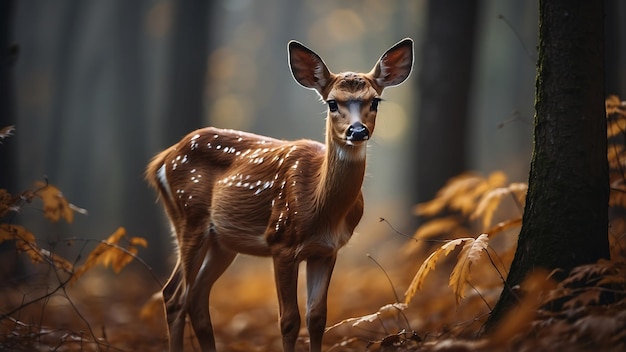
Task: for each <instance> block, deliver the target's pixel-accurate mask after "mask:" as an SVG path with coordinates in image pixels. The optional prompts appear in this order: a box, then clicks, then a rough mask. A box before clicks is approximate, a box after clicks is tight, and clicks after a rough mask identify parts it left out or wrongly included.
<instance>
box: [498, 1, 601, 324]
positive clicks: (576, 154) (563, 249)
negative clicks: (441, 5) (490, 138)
mask: <svg viewBox="0 0 626 352" xmlns="http://www.w3.org/2000/svg"><path fill="white" fill-rule="evenodd" d="M539 6H540V9H539V11H540V15H539V17H540V19H539V21H540V22H539V57H538V62H537V72H538V74H537V81H536V96H535V131H534V150H533V157H532V162H531V169H530V176H529V180H528V183H529V188H528V195H527V198H526V207H525V210H524V218H523V225H522V229H521V232H520V235H519V240H518V247H517V251H516V253H515V259H514V260H513V263H512V265H511V269H510V272H509V275H508V278H507V284H506V286H505V288H504V290H503V292H502V295H501V296H500V299H499V301H498V303H497V304H496V306H495V308H494V310H493V312H492V314H491V316H490V318H489V320H488V322H487V331H489V330H491V329H492V328H493V327H494V326H495V325H496V324H497V322H498V321H499V320H500V319H501V318H502V317H503V316H504V314H506V312H507V311H508V310H509V309H510V308H511V307H512V306H513V305H514V304H515V303H516V297H515V295H514V294H512V292H511V290H510V288H511V287H515V286H516V285H519V284H520V283H521V282H522V281H523V280H524V278H525V277H526V276H527V275H528V274H529V273H531V272H532V271H533V270H535V269H537V268H543V269H547V270H548V271H552V270H554V269H561V270H560V271H558V274H557V275H556V278H557V279H561V278H563V277H564V276H565V275H566V274H567V272H568V271H569V270H570V269H572V268H573V267H575V266H578V265H581V264H587V263H592V262H595V261H597V260H598V259H600V258H608V256H609V248H608V238H607V226H608V225H607V224H608V215H607V208H608V197H609V184H608V165H607V158H606V145H607V144H606V119H605V114H604V66H603V65H604V63H603V2H602V1H570V0H540V1H539Z"/></svg>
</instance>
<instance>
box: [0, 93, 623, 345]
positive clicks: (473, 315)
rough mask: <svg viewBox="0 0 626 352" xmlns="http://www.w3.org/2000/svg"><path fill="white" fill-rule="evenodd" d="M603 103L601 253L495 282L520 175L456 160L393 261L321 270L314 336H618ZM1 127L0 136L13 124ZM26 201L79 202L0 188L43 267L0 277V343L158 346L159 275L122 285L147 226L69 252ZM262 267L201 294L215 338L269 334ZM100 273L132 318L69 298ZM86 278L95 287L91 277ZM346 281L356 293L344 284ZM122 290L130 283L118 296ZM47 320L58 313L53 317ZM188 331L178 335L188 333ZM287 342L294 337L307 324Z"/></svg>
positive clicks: (266, 341) (68, 215)
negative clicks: (513, 282)
mask: <svg viewBox="0 0 626 352" xmlns="http://www.w3.org/2000/svg"><path fill="white" fill-rule="evenodd" d="M606 111H607V123H608V141H609V144H608V145H609V148H608V151H607V156H608V160H609V166H610V185H611V195H610V205H609V208H608V211H609V214H610V215H611V222H610V227H609V233H608V234H607V235H608V236H609V240H610V246H611V248H610V249H611V259H610V260H601V261H599V262H597V263H594V264H589V265H585V266H581V267H577V268H575V269H574V270H572V271H571V273H570V275H569V276H568V277H567V278H566V279H565V280H563V281H561V282H556V281H554V280H552V277H553V276H554V272H552V273H551V272H543V271H537V272H535V273H534V274H532V275H531V276H529V277H528V278H527V279H526V280H525V281H524V282H523V284H521V285H520V286H519V287H505V286H504V285H505V281H506V280H505V278H506V276H507V272H508V268H509V266H510V264H511V261H512V259H513V255H514V253H515V245H516V243H517V242H516V240H517V234H518V232H519V229H520V226H521V224H522V215H523V210H524V205H525V200H526V191H527V185H526V184H525V183H521V182H511V181H510V180H508V178H507V176H506V175H505V174H504V173H502V172H499V171H495V172H492V173H491V174H489V175H486V176H483V175H481V174H478V173H473V172H467V173H463V174H461V175H458V176H457V177H454V178H452V179H450V180H449V181H448V182H447V184H446V185H445V186H444V187H443V188H442V189H441V190H440V191H439V192H438V193H437V195H436V197H435V198H434V199H432V200H431V201H428V202H426V203H423V204H419V205H417V206H416V207H415V209H414V212H415V214H416V215H417V216H419V217H420V218H422V219H423V220H424V221H423V223H422V225H421V226H420V227H419V228H417V229H416V231H415V233H414V234H413V235H410V236H408V237H411V239H410V240H408V241H407V242H406V243H405V244H404V245H403V246H402V247H400V248H397V249H396V251H395V253H394V254H393V255H394V256H395V257H397V260H398V262H399V264H401V265H400V267H399V268H384V267H381V266H379V265H372V266H371V267H370V268H368V269H364V268H359V269H358V270H354V268H352V270H353V271H352V272H351V273H350V274H349V275H345V274H344V275H343V276H338V277H337V278H336V279H335V280H333V285H331V289H332V288H334V291H332V292H334V294H333V293H331V296H330V297H329V300H330V305H331V307H332V310H333V312H335V313H334V314H335V315H331V316H329V324H328V327H327V329H326V338H325V343H326V350H328V351H364V350H365V351H413V350H415V351H418V350H419V351H431V350H432V351H435V350H477V351H491V350H531V349H538V350H551V349H552V348H554V346H559V347H560V348H562V349H565V350H568V351H569V350H573V351H576V350H589V349H598V350H622V349H626V235H625V234H626V220H625V219H626V216H625V214H626V196H625V195H626V106H625V104H624V102H622V101H621V100H620V99H619V98H618V97H615V96H611V97H609V98H608V99H607V100H606ZM1 131H2V133H1V134H0V139H2V138H5V137H6V136H8V134H9V133H10V132H11V130H10V129H9V130H7V129H3V130H1ZM24 204H41V205H40V207H41V209H42V212H43V215H44V217H46V218H47V219H48V220H50V221H51V222H59V221H64V222H67V223H71V222H72V221H73V216H74V215H75V214H76V213H77V212H79V213H82V212H84V210H82V209H80V208H78V207H76V206H74V205H72V204H71V203H70V202H68V200H67V199H66V198H65V197H64V196H63V194H62V193H61V191H60V190H59V189H57V188H56V187H54V186H52V185H50V184H48V183H47V182H40V183H36V184H35V185H34V186H33V189H32V190H27V191H24V192H22V193H19V194H15V195H14V194H11V193H9V192H8V191H7V190H1V189H0V218H1V219H2V221H1V223H0V242H3V243H11V244H12V245H14V248H15V251H17V252H18V253H19V254H20V256H22V257H24V258H26V259H27V260H28V261H29V262H32V263H35V264H36V265H35V266H37V267H45V268H47V275H46V276H45V279H44V280H42V281H40V284H41V283H42V282H43V283H44V286H45V289H44V290H35V289H32V290H33V292H36V293H35V294H30V295H26V294H24V296H23V297H22V298H21V299H19V297H18V296H16V295H15V294H14V293H13V294H11V293H10V292H12V291H11V289H9V288H6V287H4V288H3V289H2V290H1V291H2V294H3V296H4V297H5V298H6V299H5V303H2V304H1V309H2V310H1V312H0V313H1V315H0V333H1V335H0V349H11V350H20V349H21V350H34V349H37V350H39V349H42V348H44V347H45V348H48V349H52V350H80V351H82V350H88V351H91V350H110V349H117V348H120V349H130V348H133V347H130V346H141V348H140V349H141V350H162V349H163V348H164V346H165V338H164V334H165V330H164V329H165V324H164V322H163V312H162V303H161V297H160V295H159V294H156V295H153V293H154V292H158V291H159V285H160V283H158V284H153V285H152V286H149V287H146V288H143V287H141V286H137V285H135V286H132V285H128V284H127V283H126V282H128V281H127V280H137V277H139V276H143V277H144V278H145V277H146V276H150V275H149V274H146V272H145V271H144V272H142V273H141V274H139V276H136V275H135V274H130V273H129V272H126V273H125V272H124V271H122V269H123V268H125V267H126V266H127V265H128V264H129V263H130V262H131V261H133V259H137V260H138V261H141V258H139V257H138V254H139V249H140V248H142V247H146V246H147V242H146V240H145V239H144V238H141V237H130V236H128V235H127V234H126V231H125V230H124V229H123V228H119V229H117V230H116V231H115V232H114V233H113V234H111V235H110V236H109V237H108V238H107V239H105V240H85V239H77V238H70V239H65V240H63V241H65V242H67V243H77V242H82V243H90V244H92V245H93V246H92V248H91V249H90V250H89V251H88V252H86V255H84V256H83V255H80V256H78V257H76V258H74V259H68V258H67V257H66V256H62V255H60V254H58V252H57V251H56V250H55V247H54V246H51V245H49V243H47V242H44V241H41V240H40V239H38V238H37V236H36V235H35V234H33V233H32V232H31V231H29V230H28V226H27V225H18V220H19V212H20V209H22V208H23V205H24ZM385 222H386V221H382V223H383V224H384V223H385ZM387 225H388V227H387V228H388V229H389V232H390V233H396V232H397V231H395V230H394V229H393V225H392V224H389V223H387ZM83 248H86V247H83ZM85 251H86V250H85ZM81 254H82V253H81ZM83 258H84V259H83ZM372 259H374V258H372ZM376 264H377V263H376ZM261 266H262V265H261ZM98 267H100V268H103V267H106V268H111V269H113V270H112V271H113V272H114V273H116V274H115V275H116V276H106V275H104V274H103V273H102V272H98V273H97V274H94V275H93V276H90V275H88V273H90V272H94V271H96V272H97V270H98V269H96V268H98ZM257 269H258V270H257ZM265 269H269V268H255V267H246V269H245V270H246V271H244V272H241V273H239V274H238V275H237V277H236V279H235V280H230V281H229V280H228V279H226V281H224V282H220V283H219V285H220V289H219V290H216V292H215V293H216V296H215V297H214V298H213V301H212V307H213V306H219V307H220V309H219V314H216V315H215V317H214V322H213V324H214V326H215V328H216V330H218V332H219V333H218V336H221V339H222V340H221V341H219V343H221V345H220V346H218V348H219V347H221V349H222V350H227V351H252V350H255V351H273V350H277V349H278V348H279V346H280V335H279V331H278V328H277V324H276V321H277V314H276V302H275V298H274V294H275V293H274V292H273V291H272V289H271V288H270V289H268V286H270V284H269V282H271V274H269V275H270V276H266V277H263V276H262V275H259V274H258V273H259V272H261V271H263V270H265ZM269 270H271V269H269ZM265 271H268V270H265ZM126 275H131V276H126ZM132 275H135V276H132ZM96 277H97V278H100V277H104V278H105V279H95V278H96ZM129 277H130V279H129ZM98 280H105V281H98ZM97 282H100V284H97ZM102 282H106V284H105V285H112V287H115V289H112V290H109V291H107V292H108V293H106V295H109V296H108V297H107V298H106V299H107V302H114V298H113V297H120V298H118V299H119V300H120V301H124V302H133V303H132V305H133V308H132V309H129V311H130V312H132V313H131V314H130V318H127V320H125V321H124V322H120V323H119V324H122V326H132V327H134V328H133V329H129V328H126V329H123V328H122V329H115V328H114V323H113V322H114V321H115V319H121V318H120V313H119V312H118V313H113V312H111V313H110V314H111V315H107V314H108V313H109V312H105V311H102V312H98V313H94V312H93V311H89V313H88V314H87V312H86V310H87V308H86V307H87V306H86V305H85V304H81V302H83V300H84V301H86V302H87V301H88V298H87V297H86V296H85V295H83V296H81V297H80V298H73V297H74V296H73V295H74V294H73V293H71V292H73V291H72V289H73V288H80V289H81V290H89V289H90V287H100V289H102V287H104V286H102V285H103V284H102ZM83 283H84V284H83ZM98 285H100V286H98ZM22 287H31V288H32V287H33V286H22ZM132 287H134V290H135V291H133V288H132ZM355 287H357V288H355ZM396 287H397V288H396ZM503 289H509V290H512V291H513V292H515V295H516V297H518V302H517V305H516V307H515V308H514V309H513V311H512V312H510V313H509V315H508V316H506V317H505V318H504V319H503V320H502V321H501V322H500V323H499V324H498V327H497V328H496V329H495V331H494V332H493V333H491V334H490V335H485V334H484V333H483V331H482V327H483V324H484V322H485V321H486V319H487V317H488V316H489V313H490V311H491V309H492V307H493V305H494V304H495V302H496V300H497V299H498V297H499V295H500V292H501V291H502V290H503ZM22 290H24V288H22ZM89 292H92V295H93V294H97V292H98V291H89ZM133 292H134V293H133ZM220 292H222V293H220ZM344 292H348V293H350V294H352V295H354V293H355V292H362V293H363V294H362V295H359V296H358V297H352V296H349V297H344V296H345V294H344ZM390 292H392V294H390ZM399 292H404V295H399V294H398V293H399ZM123 294H127V295H131V296H132V297H131V296H119V295H123ZM350 294H348V295H350ZM59 295H60V296H62V297H63V298H64V299H65V300H66V301H67V302H69V304H66V305H65V306H64V307H65V308H64V309H65V311H67V310H70V311H71V312H73V313H74V315H75V316H77V317H78V318H77V319H78V320H80V321H82V323H83V324H82V325H77V324H69V323H67V324H63V323H58V321H62V320H59V319H58V316H57V317H56V319H44V316H49V315H51V314H52V312H54V313H55V314H58V312H59V311H58V310H55V307H54V306H53V305H52V304H51V303H49V302H52V301H54V299H53V298H54V297H58V296H59ZM394 295H395V296H394ZM149 297H152V298H149ZM47 311H50V312H51V313H47ZM235 312H236V313H235ZM37 314H39V315H40V316H41V317H42V318H41V320H39V321H36V320H33V319H32V318H28V319H27V318H26V317H32V316H37ZM99 314H100V315H103V316H106V317H107V318H106V319H105V320H104V321H105V322H106V321H109V322H110V323H109V324H110V325H107V324H106V323H102V326H101V327H100V326H97V327H96V326H94V325H93V324H92V323H91V321H92V320H93V319H95V318H94V317H97V316H98V315H99ZM126 314H128V313H126ZM121 316H124V314H121ZM26 319H27V320H26ZM103 319H104V318H103ZM55 322H56V324H59V325H60V326H54V325H53V324H55ZM124 324H127V325H124ZM77 326H82V327H80V328H77ZM188 330H190V329H188ZM130 331H132V333H129V332H130ZM301 335H304V333H303V334H301ZM151 336H152V337H151ZM153 336H158V337H159V338H158V339H154V338H153ZM193 343H194V342H193V338H191V337H190V338H189V340H188V344H189V345H193ZM298 346H299V347H298V348H302V350H304V346H306V337H302V338H301V339H300V340H299V341H298ZM188 347H192V346H188Z"/></svg>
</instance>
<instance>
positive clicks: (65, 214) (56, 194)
mask: <svg viewBox="0 0 626 352" xmlns="http://www.w3.org/2000/svg"><path fill="white" fill-rule="evenodd" d="M35 185H36V186H37V187H38V190H37V191H36V192H35V194H36V195H37V196H38V197H39V198H41V200H42V201H43V210H44V215H45V217H46V218H47V219H48V220H50V221H52V222H58V221H59V220H60V219H61V218H63V219H65V221H67V222H68V223H72V221H74V212H73V211H72V209H71V207H70V204H69V203H68V201H67V199H65V197H63V193H61V191H60V190H59V189H58V188H56V187H54V186H52V185H50V184H46V183H44V182H41V181H39V182H36V183H35Z"/></svg>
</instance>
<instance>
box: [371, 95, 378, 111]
mask: <svg viewBox="0 0 626 352" xmlns="http://www.w3.org/2000/svg"><path fill="white" fill-rule="evenodd" d="M378 103H380V98H374V99H372V105H371V106H370V111H378Z"/></svg>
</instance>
